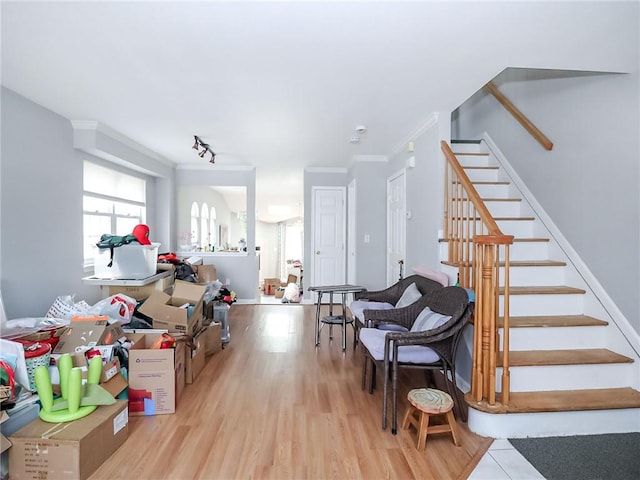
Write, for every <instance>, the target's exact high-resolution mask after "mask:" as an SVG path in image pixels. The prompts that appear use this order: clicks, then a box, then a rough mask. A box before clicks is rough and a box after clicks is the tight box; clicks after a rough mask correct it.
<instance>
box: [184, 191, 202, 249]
mask: <svg viewBox="0 0 640 480" xmlns="http://www.w3.org/2000/svg"><path fill="white" fill-rule="evenodd" d="M199 223H200V210H199V209H198V204H197V203H196V202H193V203H192V204H191V238H190V239H189V241H188V242H187V244H188V245H191V246H194V245H195V244H196V243H197V242H198V238H199V237H200V236H199V235H198V232H199V231H200V225H198V224H199Z"/></svg>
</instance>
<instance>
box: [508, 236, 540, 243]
mask: <svg viewBox="0 0 640 480" xmlns="http://www.w3.org/2000/svg"><path fill="white" fill-rule="evenodd" d="M548 241H549V239H548V238H544V237H529V238H524V237H520V238H517V237H516V238H514V239H513V242H514V243H515V242H548Z"/></svg>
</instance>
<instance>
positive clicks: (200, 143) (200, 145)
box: [191, 135, 216, 163]
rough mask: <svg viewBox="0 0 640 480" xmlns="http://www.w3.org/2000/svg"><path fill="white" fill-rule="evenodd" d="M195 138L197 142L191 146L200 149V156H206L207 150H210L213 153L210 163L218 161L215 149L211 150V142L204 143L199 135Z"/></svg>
mask: <svg viewBox="0 0 640 480" xmlns="http://www.w3.org/2000/svg"><path fill="white" fill-rule="evenodd" d="M193 138H194V139H195V142H194V144H193V147H191V148H193V149H194V150H198V156H199V157H200V158H204V156H205V155H206V154H207V152H209V153H210V154H211V159H210V160H209V163H216V154H215V152H214V151H213V150H211V148H209V144H208V143H204V142H203V141H202V140H201V139H200V137H198V136H197V135H194V136H193ZM200 149H202V150H200Z"/></svg>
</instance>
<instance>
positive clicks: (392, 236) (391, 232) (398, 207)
mask: <svg viewBox="0 0 640 480" xmlns="http://www.w3.org/2000/svg"><path fill="white" fill-rule="evenodd" d="M406 208H407V206H406V175H405V170H404V169H402V170H400V171H399V172H397V173H395V174H394V175H392V176H391V177H389V178H388V179H387V285H393V284H394V283H396V282H397V281H398V279H399V278H400V276H401V274H402V273H403V272H404V269H403V267H404V260H405V254H406V236H407V235H406V230H407V217H406Z"/></svg>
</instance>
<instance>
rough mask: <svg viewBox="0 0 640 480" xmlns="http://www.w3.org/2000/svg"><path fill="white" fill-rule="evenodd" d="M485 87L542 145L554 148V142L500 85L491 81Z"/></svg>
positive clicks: (549, 148)
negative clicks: (501, 89) (509, 97)
mask: <svg viewBox="0 0 640 480" xmlns="http://www.w3.org/2000/svg"><path fill="white" fill-rule="evenodd" d="M485 88H486V89H487V90H488V91H489V93H491V95H493V96H494V97H495V98H496V100H498V102H500V103H501V104H502V106H503V107H504V108H506V109H507V110H508V111H509V113H510V114H511V115H513V116H514V118H515V119H516V120H517V121H518V122H520V124H521V125H522V126H523V127H524V129H525V130H526V131H527V132H529V134H530V135H531V136H532V137H533V138H535V139H536V140H537V141H538V143H540V145H542V146H543V147H544V148H545V149H547V150H551V149H552V148H553V142H552V141H551V140H549V139H548V138H547V137H546V136H545V134H544V133H542V132H541V131H540V130H539V129H538V127H536V126H535V125H534V124H533V122H531V120H529V119H528V118H527V117H526V116H525V115H524V113H522V112H521V111H520V110H518V108H517V107H516V106H515V105H514V104H513V103H511V101H510V100H509V99H508V98H507V97H505V96H504V94H503V93H502V92H501V91H500V90H498V87H496V86H495V84H494V83H493V82H489V83H487V84H486V85H485Z"/></svg>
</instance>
